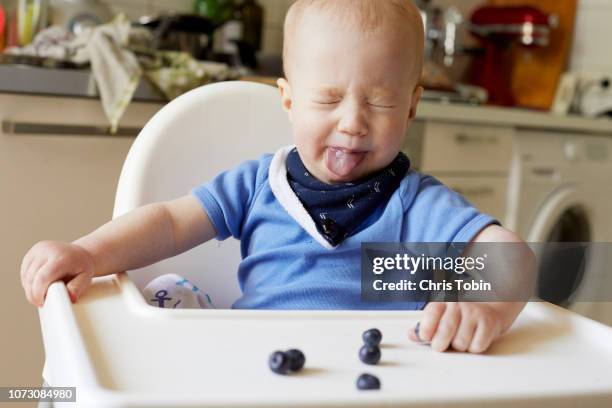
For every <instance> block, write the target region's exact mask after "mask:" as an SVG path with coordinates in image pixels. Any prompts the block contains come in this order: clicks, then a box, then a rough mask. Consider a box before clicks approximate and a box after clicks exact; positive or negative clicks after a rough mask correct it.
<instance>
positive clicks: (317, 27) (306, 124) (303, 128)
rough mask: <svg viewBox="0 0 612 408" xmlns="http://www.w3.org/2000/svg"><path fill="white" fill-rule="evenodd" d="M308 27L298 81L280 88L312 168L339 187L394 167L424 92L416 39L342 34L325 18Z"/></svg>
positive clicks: (294, 69) (294, 71)
mask: <svg viewBox="0 0 612 408" xmlns="http://www.w3.org/2000/svg"><path fill="white" fill-rule="evenodd" d="M326 19H327V20H326ZM300 25H301V27H302V28H299V29H298V30H297V32H296V33H295V37H294V39H293V40H294V42H293V43H292V48H291V54H290V55H291V58H290V59H291V61H289V66H290V68H289V70H290V73H289V81H290V82H289V83H288V82H287V81H285V80H284V79H281V80H279V86H280V88H281V93H282V95H283V106H284V107H285V109H286V110H287V112H288V114H289V118H290V121H291V123H292V127H293V134H294V138H295V143H296V145H297V148H298V151H299V153H300V157H301V158H302V161H303V162H304V164H305V166H306V168H307V169H308V170H309V171H310V172H311V173H312V174H313V175H314V176H315V177H317V178H318V179H319V180H321V181H323V182H326V183H339V182H351V181H355V180H358V179H361V178H363V177H366V176H368V175H370V174H372V173H374V172H376V171H378V170H380V169H382V168H384V167H386V166H387V165H388V164H389V163H391V161H393V159H394V158H395V157H396V156H397V154H398V152H399V151H400V149H401V147H402V144H403V140H404V136H405V134H406V130H407V127H408V126H409V124H410V122H411V120H412V119H413V118H414V114H415V112H416V105H417V103H418V101H419V98H420V94H421V89H420V87H418V86H416V84H417V80H416V79H417V78H418V74H420V73H418V74H417V73H415V72H414V71H415V61H414V58H415V55H414V52H413V51H411V49H410V48H411V47H410V42H407V41H406V40H405V38H406V37H405V35H404V36H402V35H400V34H398V33H397V32H395V33H394V32H392V31H391V29H386V30H382V31H380V32H378V33H374V34H369V35H367V36H366V35H363V34H361V33H359V32H358V30H356V29H355V30H351V29H339V28H337V27H335V26H334V25H333V24H330V20H329V19H328V18H327V17H325V16H316V15H307V16H304V17H303V20H302V22H301V24H300ZM415 77H416V78H415Z"/></svg>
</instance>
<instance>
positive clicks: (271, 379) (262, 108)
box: [39, 82, 612, 408]
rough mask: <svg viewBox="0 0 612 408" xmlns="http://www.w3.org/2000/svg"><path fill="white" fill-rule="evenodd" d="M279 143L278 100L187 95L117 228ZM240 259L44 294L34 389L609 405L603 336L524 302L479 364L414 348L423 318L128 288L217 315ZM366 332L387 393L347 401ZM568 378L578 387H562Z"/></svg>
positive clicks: (84, 400) (137, 157)
mask: <svg viewBox="0 0 612 408" xmlns="http://www.w3.org/2000/svg"><path fill="white" fill-rule="evenodd" d="M289 135H290V131H289V125H288V121H287V118H286V116H285V114H284V113H283V112H282V109H281V105H280V99H279V95H278V93H277V90H275V89H274V88H272V87H267V86H264V85H259V84H253V83H240V82H231V83H220V84H216V85H208V86H205V87H202V88H199V89H196V90H194V91H191V92H189V93H187V94H185V95H183V96H181V97H179V98H177V99H176V100H175V101H173V102H171V103H170V104H168V105H167V106H166V107H164V108H163V109H162V110H161V111H160V112H159V113H158V114H157V115H155V117H154V118H153V119H152V120H151V121H150V122H149V123H148V124H147V125H146V126H145V128H144V129H143V131H142V132H141V134H140V135H139V137H138V138H137V139H136V141H135V142H134V145H133V147H132V149H131V150H130V153H129V155H128V158H127V160H126V163H125V166H124V168H123V171H122V173H121V178H120V182H119V188H118V191H117V199H116V203H115V211H114V216H115V217H116V216H119V215H121V214H124V213H125V212H127V211H129V210H131V209H133V208H135V207H138V206H141V205H143V204H146V203H150V202H153V201H158V200H167V199H171V198H175V197H178V196H181V195H184V194H186V193H188V192H189V190H190V189H191V188H193V187H194V186H197V185H199V184H201V183H203V182H205V181H207V180H210V179H211V178H212V177H214V176H215V175H216V174H218V173H219V172H220V171H221V170H224V169H227V168H230V167H232V166H234V165H236V164H238V163H239V162H241V161H243V160H245V159H248V158H257V156H258V155H259V154H260V153H263V152H274V151H276V150H277V149H278V148H279V147H281V146H282V145H286V144H289V143H290V140H291V139H290V137H289ZM239 259H240V255H239V252H238V247H237V244H236V242H232V241H224V242H223V243H222V244H221V245H219V244H218V243H217V242H216V241H213V242H212V243H207V244H205V245H203V246H201V247H199V248H196V249H194V250H192V251H189V252H187V253H185V254H182V255H180V256H178V257H175V258H173V259H170V260H166V261H164V262H160V263H158V264H156V265H152V266H150V267H148V268H144V269H146V270H138V271H132V272H129V274H130V277H131V279H133V280H134V281H135V282H136V283H137V285H135V284H134V282H132V280H131V279H129V278H128V276H126V274H123V273H122V274H118V275H114V276H108V277H101V278H96V279H94V281H93V283H92V285H91V286H90V287H89V288H88V290H87V291H85V293H83V295H82V297H81V298H80V299H79V301H78V302H77V303H75V304H72V303H71V302H70V299H69V297H68V294H67V291H66V286H65V284H64V283H63V282H61V281H60V282H55V283H53V284H52V285H51V286H50V287H49V289H48V291H47V297H46V300H45V304H44V306H43V307H42V308H41V309H40V310H39V313H40V321H41V328H42V334H43V341H44V346H45V354H46V361H45V369H44V372H43V378H44V379H45V380H46V382H47V383H48V384H50V385H52V386H66V387H76V404H75V403H65V404H64V403H57V402H55V405H54V406H58V407H59V406H66V407H75V406H76V407H86V408H93V407H113V408H119V407H122V408H128V407H129V408H137V407H138V408H144V407H148V408H151V407H173V408H177V407H203V406H205V407H218V406H225V407H245V406H261V407H286V406H298V405H299V406H308V407H315V406H328V407H345V406H383V405H384V406H405V407H410V406H419V407H432V408H433V407H439V406H441V405H443V406H455V405H456V406H463V407H465V406H470V407H489V406H499V405H502V406H517V405H525V406H551V407H552V406H560V405H564V406H574V405H579V404H580V405H583V406H586V405H588V406H609V402H610V400H611V399H612V377H610V376H609V368H610V364H611V363H612V329H610V328H608V327H606V326H603V325H600V324H597V323H595V322H593V321H590V320H588V319H586V318H582V317H580V316H578V315H575V314H573V313H570V312H568V311H566V310H564V309H561V308H559V307H555V306H552V305H549V304H544V303H532V304H529V305H528V306H527V308H526V309H525V311H524V312H523V314H522V315H521V316H520V317H519V319H518V320H517V322H516V323H515V325H514V327H513V329H512V330H511V331H510V332H509V333H508V335H506V336H505V337H503V338H502V339H500V340H499V341H498V342H497V343H496V344H495V347H494V348H493V349H492V350H491V352H490V353H489V355H488V356H485V357H483V356H479V355H470V354H462V353H447V354H437V353H434V352H432V351H431V350H430V349H429V348H428V347H423V346H420V345H417V344H415V343H411V342H409V341H408V340H407V335H406V332H407V330H408V328H409V327H413V326H414V324H415V323H416V321H418V320H419V319H420V318H421V312H418V311H397V312H394V311H384V312H375V311H278V310H275V311H263V310H222V309H206V310H194V309H191V310H190V309H161V308H156V307H153V306H149V305H148V304H147V303H146V302H145V300H144V298H143V296H142V295H141V294H140V292H139V290H138V287H137V286H139V287H142V286H143V285H144V284H145V283H146V282H148V281H149V280H151V279H153V277H154V276H156V275H160V274H164V273H169V272H172V273H177V274H180V275H183V276H185V277H186V278H188V279H190V280H192V281H193V282H194V283H195V284H196V285H198V286H200V287H202V288H203V289H205V290H206V291H207V292H209V293H210V294H211V296H212V298H213V302H214V303H215V304H216V306H217V307H229V306H230V305H231V304H232V302H233V301H234V299H235V298H236V297H237V296H238V295H239V290H238V287H237V277H236V270H237V268H236V266H237V264H238V262H239ZM371 327H378V328H380V329H381V331H382V332H383V334H384V338H383V353H382V354H383V357H382V361H381V364H379V365H378V366H375V367H370V369H371V370H372V372H373V373H374V374H376V375H378V376H379V377H380V379H381V381H382V384H383V386H382V390H381V391H379V392H367V393H364V392H359V391H357V390H356V389H355V380H356V378H357V376H358V375H359V374H360V373H361V372H363V371H365V370H366V367H364V366H363V364H362V363H361V362H360V361H359V359H358V358H357V351H358V350H359V348H360V347H361V346H362V340H361V333H362V332H363V331H364V330H365V329H369V328H371ZM289 348H299V349H301V350H303V352H304V353H305V355H306V366H305V368H304V369H303V370H302V371H301V372H300V373H296V374H292V375H288V376H280V375H277V374H274V373H272V372H271V370H270V369H269V367H268V365H267V359H268V356H269V355H270V353H271V352H272V351H274V350H286V349H289ZM514 356H517V357H518V358H512V357H514ZM572 367H575V369H576V371H575V372H577V373H578V374H577V375H575V376H571V375H568V373H569V372H570V371H569V370H568V369H569V368H572ZM368 371H369V370H368ZM483 372H486V373H487V375H486V376H483V375H482V373H483ZM536 372H537V375H535V376H533V377H532V378H526V377H525V376H524V375H518V376H516V375H514V373H536ZM474 379H477V380H478V381H474ZM440 384H444V386H443V387H440Z"/></svg>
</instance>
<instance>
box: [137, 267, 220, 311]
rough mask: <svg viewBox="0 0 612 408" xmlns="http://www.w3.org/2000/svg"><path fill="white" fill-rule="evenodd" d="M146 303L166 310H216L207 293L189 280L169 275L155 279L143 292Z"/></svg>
mask: <svg viewBox="0 0 612 408" xmlns="http://www.w3.org/2000/svg"><path fill="white" fill-rule="evenodd" d="M143 296H144V298H145V301H146V302H147V303H148V304H150V305H151V306H155V307H161V308H164V309H214V308H215V306H214V305H213V303H212V300H211V299H210V296H209V295H208V294H207V293H204V292H203V291H202V290H201V289H200V288H198V287H197V286H195V285H194V284H193V283H191V282H190V281H189V280H187V279H185V278H183V277H181V276H179V275H176V274H173V273H171V274H167V275H162V276H159V277H157V278H155V279H153V280H152V281H151V282H149V284H148V285H147V286H145V288H144V290H143Z"/></svg>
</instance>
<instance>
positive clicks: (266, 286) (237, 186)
mask: <svg viewBox="0 0 612 408" xmlns="http://www.w3.org/2000/svg"><path fill="white" fill-rule="evenodd" d="M276 156H278V153H277V155H275V156H273V155H264V156H262V157H261V158H260V159H259V160H252V161H247V162H245V163H243V164H242V165H240V166H238V167H237V168H235V169H232V170H229V171H226V172H223V173H221V174H220V175H218V176H217V177H216V178H215V179H214V180H212V181H211V182H209V183H206V184H204V185H202V186H199V187H197V188H195V189H194V190H192V194H193V195H194V196H195V197H197V199H198V200H199V201H200V202H201V204H202V206H203V208H204V210H205V211H206V213H207V214H208V217H209V218H210V220H211V222H212V224H213V225H214V227H215V229H216V231H217V237H216V238H217V239H218V240H224V239H226V238H228V237H229V236H233V237H234V238H236V239H239V240H240V247H241V254H242V262H241V263H240V266H239V269H238V279H239V283H240V288H241V290H242V296H241V297H240V298H239V299H238V300H237V301H236V302H235V303H234V305H233V307H234V308H246V309H373V310H380V309H385V310H389V309H390V310H393V309H412V310H419V309H422V308H423V307H424V305H425V302H386V303H382V302H377V303H370V302H368V303H364V302H362V301H361V271H360V266H361V264H360V251H361V243H362V242H449V243H450V242H469V241H471V240H472V238H473V237H474V236H475V235H476V234H477V233H478V232H479V231H480V230H482V229H483V228H484V227H485V226H487V225H489V224H492V223H495V222H496V221H495V220H494V219H493V218H492V217H490V216H488V215H485V214H482V213H480V212H479V211H478V210H477V209H476V208H475V207H474V206H472V205H471V204H470V203H468V202H467V201H466V200H465V199H464V198H463V197H461V196H460V195H459V194H457V193H455V192H454V191H452V190H450V189H449V188H447V187H446V186H444V185H443V184H441V183H440V182H439V181H437V180H436V179H434V178H433V177H431V176H427V175H424V174H421V173H419V172H416V171H413V170H410V171H409V172H408V173H407V174H406V176H405V177H404V179H403V180H402V182H401V184H400V186H399V187H398V188H397V190H396V191H395V192H394V193H393V195H392V196H391V198H390V199H389V201H388V202H386V203H384V204H383V205H381V206H380V207H379V208H378V209H377V210H376V211H375V212H373V213H372V215H371V216H370V217H369V218H367V219H366V220H365V221H364V222H363V223H362V225H360V227H359V228H358V229H357V230H356V232H354V233H353V235H351V236H350V237H348V238H347V239H346V240H344V241H343V242H342V243H341V244H340V245H338V246H337V247H334V248H331V247H329V246H327V247H326V246H325V245H324V244H325V242H324V241H322V240H321V239H319V237H317V236H316V235H314V234H313V233H312V231H311V232H310V233H309V232H308V231H307V228H305V227H304V226H303V225H301V224H300V222H302V221H303V220H302V221H299V220H296V217H295V213H294V214H293V215H291V214H290V211H288V210H287V204H286V202H285V201H286V198H283V197H282V196H283V195H285V194H287V195H291V194H292V192H291V191H290V189H289V187H288V184H286V180H282V181H283V182H284V183H285V184H283V183H281V184H283V185H284V186H285V187H286V189H285V190H283V191H281V192H280V193H279V188H278V187H276V195H275V192H274V191H273V190H274V186H275V185H278V184H279V183H278V180H275V179H273V180H271V177H272V178H274V177H277V178H282V177H283V176H282V174H283V172H282V171H280V172H279V171H276V172H274V171H271V170H270V167H271V163H272V162H273V158H274V159H276ZM280 165H281V166H282V165H283V163H282V160H281V164H280ZM273 166H276V167H278V163H277V164H276V165H274V164H273ZM275 174H279V176H275ZM284 177H285V178H286V172H285V176H284ZM287 189H289V190H287ZM277 196H280V197H279V198H277ZM279 200H280V201H279ZM281 201H283V203H281ZM294 202H295V201H294ZM304 212H305V211H304ZM297 218H299V217H297Z"/></svg>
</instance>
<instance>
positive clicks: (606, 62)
mask: <svg viewBox="0 0 612 408" xmlns="http://www.w3.org/2000/svg"><path fill="white" fill-rule="evenodd" d="M611 23H612V1H610V0H580V1H579V3H578V14H577V16H576V28H575V36H574V44H573V48H572V55H571V59H570V70H571V71H577V72H585V73H603V74H609V75H612V45H610V38H611V37H612V24H611Z"/></svg>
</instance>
